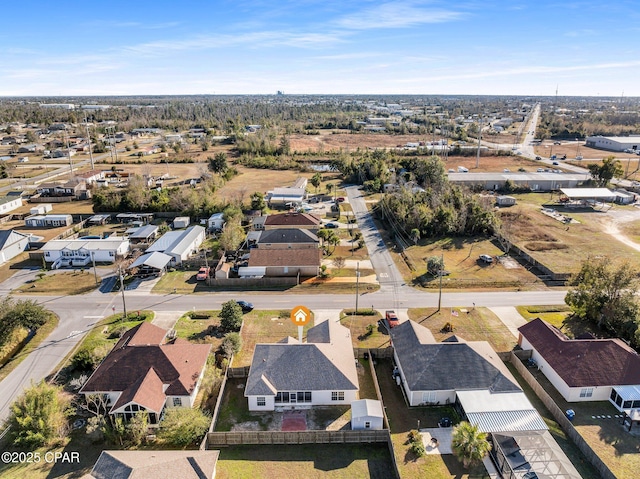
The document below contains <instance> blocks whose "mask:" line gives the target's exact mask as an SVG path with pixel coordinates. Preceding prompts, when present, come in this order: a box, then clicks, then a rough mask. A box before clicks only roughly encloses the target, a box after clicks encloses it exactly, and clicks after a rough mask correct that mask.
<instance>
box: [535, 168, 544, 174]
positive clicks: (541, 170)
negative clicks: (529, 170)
mask: <svg viewBox="0 0 640 479" xmlns="http://www.w3.org/2000/svg"><path fill="white" fill-rule="evenodd" d="M536 171H537V172H538V173H542V172H544V168H538V169H537V170H536Z"/></svg>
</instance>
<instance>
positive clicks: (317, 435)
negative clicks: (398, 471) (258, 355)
mask: <svg viewBox="0 0 640 479" xmlns="http://www.w3.org/2000/svg"><path fill="white" fill-rule="evenodd" d="M207 439H208V440H207V447H208V449H215V448H216V447H220V446H237V445H243V444H348V443H353V444H357V443H374V442H379V443H388V442H389V441H390V436H389V431H388V430H386V429H383V430H379V431H370V430H369V431H291V432H284V431H241V432H210V433H208V434H207Z"/></svg>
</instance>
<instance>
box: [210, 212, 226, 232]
mask: <svg viewBox="0 0 640 479" xmlns="http://www.w3.org/2000/svg"><path fill="white" fill-rule="evenodd" d="M223 226H224V213H214V214H212V215H211V216H210V217H209V219H208V220H207V229H208V230H209V231H221V230H222V227H223Z"/></svg>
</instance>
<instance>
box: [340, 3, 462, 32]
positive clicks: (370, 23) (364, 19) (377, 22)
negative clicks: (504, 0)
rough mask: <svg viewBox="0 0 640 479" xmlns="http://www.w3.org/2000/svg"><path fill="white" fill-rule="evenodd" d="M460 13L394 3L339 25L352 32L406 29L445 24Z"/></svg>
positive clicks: (411, 4)
mask: <svg viewBox="0 0 640 479" xmlns="http://www.w3.org/2000/svg"><path fill="white" fill-rule="evenodd" d="M463 15H464V14H463V13H462V12H459V11H455V10H451V9H444V8H438V7H431V6H423V5H422V4H421V3H419V2H415V1H393V2H387V3H383V4H381V5H376V6H374V7H371V8H367V9H364V10H361V11H359V12H355V13H352V14H350V15H347V16H344V17H342V18H340V19H339V20H338V25H339V26H341V27H343V28H347V29H351V30H369V29H376V28H405V27H412V26H415V25H421V24H425V23H443V22H450V21H454V20H458V19H460V18H461V17H462V16H463Z"/></svg>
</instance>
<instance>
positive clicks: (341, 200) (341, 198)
mask: <svg viewBox="0 0 640 479" xmlns="http://www.w3.org/2000/svg"><path fill="white" fill-rule="evenodd" d="M336 201H337V202H338V203H343V202H344V201H345V199H344V197H343V196H340V197H339V198H337V199H336Z"/></svg>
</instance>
